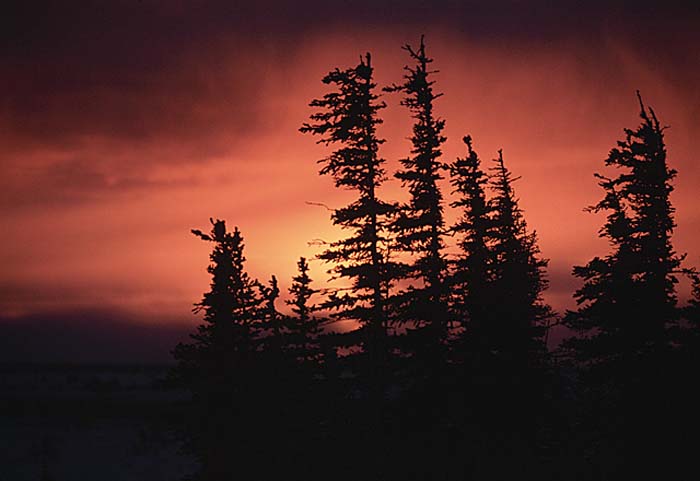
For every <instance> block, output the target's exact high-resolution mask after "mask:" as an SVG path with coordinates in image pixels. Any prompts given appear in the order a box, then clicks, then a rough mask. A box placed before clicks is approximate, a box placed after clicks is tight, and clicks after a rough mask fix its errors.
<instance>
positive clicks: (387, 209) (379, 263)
mask: <svg viewBox="0 0 700 481" xmlns="http://www.w3.org/2000/svg"><path fill="white" fill-rule="evenodd" d="M370 60H371V58H370V55H369V53H368V54H367V55H366V56H365V57H364V58H361V59H360V63H359V65H357V66H356V67H353V68H348V69H345V70H339V69H336V70H334V71H332V72H330V73H329V74H328V75H326V76H325V77H324V78H323V83H325V84H332V85H333V86H334V87H335V88H336V90H334V91H332V92H330V93H328V94H326V95H324V97H323V98H322V99H317V100H313V101H312V102H311V104H310V105H311V106H312V107H318V108H320V109H321V111H320V112H317V113H314V114H312V115H311V120H312V121H313V122H314V123H311V124H309V123H306V124H304V125H303V126H302V127H301V129H300V130H301V132H304V133H311V134H315V135H321V136H322V139H321V140H319V143H323V144H326V145H330V144H339V145H340V147H339V148H338V149H337V150H336V151H334V152H333V153H331V154H330V155H329V156H328V157H326V158H325V159H322V160H320V161H319V162H320V163H321V164H322V165H323V167H322V168H321V171H320V173H321V174H322V175H330V176H331V177H333V179H334V181H335V185H336V186H337V187H341V188H345V189H349V190H352V191H355V192H357V194H358V198H357V199H356V200H355V201H354V202H352V203H351V204H350V205H348V206H346V207H343V208H339V209H336V210H335V211H334V212H333V214H332V219H333V223H334V224H335V225H338V226H340V227H342V228H343V229H346V230H350V231H352V234H351V236H350V237H348V238H346V239H342V240H339V241H336V242H333V243H332V244H331V245H330V247H329V249H327V250H326V251H325V252H323V253H322V254H320V255H319V258H320V259H323V260H325V261H327V262H329V263H332V264H335V267H333V268H332V270H331V272H333V273H334V274H335V276H336V278H341V279H347V280H349V281H350V282H351V286H350V289H349V290H344V291H337V292H335V293H333V294H332V295H331V296H330V298H329V300H328V301H327V302H325V303H324V304H323V306H324V307H328V308H334V309H337V310H336V311H335V312H334V313H333V314H332V315H333V317H335V318H337V319H356V320H357V321H359V322H360V324H361V325H362V328H361V329H362V332H363V333H364V336H363V340H364V341H363V345H364V349H365V351H367V352H368V354H369V356H370V363H371V365H372V366H374V367H373V369H372V372H373V375H375V376H379V377H381V371H382V369H383V364H384V358H385V356H386V339H385V338H386V332H387V331H386V297H387V293H386V290H387V282H388V280H389V270H390V264H389V262H388V252H387V250H388V239H387V236H386V231H387V216H388V215H389V214H390V213H391V212H392V211H394V210H395V206H394V205H393V204H390V203H387V202H383V201H381V200H380V199H379V197H378V195H377V188H378V187H379V186H380V185H381V183H382V182H383V181H384V180H385V178H386V175H385V171H384V168H383V167H382V165H383V164H384V159H382V158H381V157H379V153H378V151H379V145H380V144H382V143H383V142H384V141H383V140H381V139H379V138H378V137H377V134H376V126H377V125H378V124H380V123H381V122H382V121H381V119H380V118H379V117H378V115H377V113H378V112H379V110H381V109H383V108H384V107H385V104H384V103H383V102H377V99H378V96H377V95H376V94H375V93H374V89H375V87H376V84H375V83H374V81H373V80H372V72H373V69H372V65H371V61H370Z"/></svg>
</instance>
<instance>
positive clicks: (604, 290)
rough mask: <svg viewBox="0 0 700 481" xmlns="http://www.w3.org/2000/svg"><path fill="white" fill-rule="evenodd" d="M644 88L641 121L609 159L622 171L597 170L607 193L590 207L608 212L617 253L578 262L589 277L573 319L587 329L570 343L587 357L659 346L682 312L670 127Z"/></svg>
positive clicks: (633, 353) (607, 232)
mask: <svg viewBox="0 0 700 481" xmlns="http://www.w3.org/2000/svg"><path fill="white" fill-rule="evenodd" d="M637 95H638V98H639V105H640V117H641V120H642V121H641V124H640V125H639V127H638V128H637V129H635V130H631V129H625V138H624V140H621V141H619V142H618V143H617V147H615V148H613V149H612V150H611V151H610V154H609V155H608V158H607V159H606V160H605V165H606V166H608V167H614V168H616V169H620V170H621V171H622V172H621V173H620V174H619V175H618V176H616V177H614V178H607V177H604V176H602V175H599V174H597V175H596V176H597V177H598V179H599V180H600V182H599V185H600V186H601V187H602V188H603V190H604V191H605V196H604V197H603V199H602V200H601V201H600V202H599V203H598V204H596V205H594V206H592V207H590V208H589V210H591V211H593V212H601V211H607V212H608V216H607V221H606V223H605V225H604V226H603V227H602V228H601V230H600V236H601V237H603V238H606V239H608V240H609V241H610V243H611V245H612V247H613V252H612V253H610V254H609V255H607V256H606V257H604V258H601V257H596V258H594V259H593V260H591V261H590V262H589V263H588V264H587V265H585V266H580V267H576V268H574V275H576V276H577V277H580V278H582V279H583V280H584V284H583V286H582V287H581V288H580V289H579V290H578V291H576V293H575V297H576V300H577V302H578V303H579V305H580V308H579V309H578V310H577V311H575V312H571V313H569V314H568V316H567V320H566V322H567V324H568V325H569V326H570V327H571V328H573V329H575V330H576V331H578V332H579V334H580V336H579V338H578V339H575V340H573V341H572V343H571V345H572V347H574V348H576V353H577V355H578V356H579V358H580V359H581V360H583V361H585V362H593V363H600V362H606V361H611V360H614V359H616V358H626V359H630V357H637V356H639V355H644V353H645V352H649V351H650V350H657V349H660V348H662V347H663V346H664V345H665V344H666V343H667V342H668V338H667V328H668V327H669V326H670V325H671V324H672V323H674V321H675V320H676V319H677V317H678V312H677V308H676V302H677V298H676V293H675V284H676V282H677V279H676V276H675V275H674V274H675V273H676V272H677V271H678V269H679V267H680V264H681V260H682V258H681V257H680V256H678V255H676V253H675V252H674V250H673V247H672V245H671V234H672V232H673V228H674V227H675V222H674V219H673V212H674V209H673V207H672V206H671V203H670V200H669V195H670V193H671V192H672V191H673V186H672V184H671V182H672V180H673V178H674V177H675V176H676V171H675V170H673V169H670V168H669V167H668V165H667V162H666V147H665V143H664V128H663V127H661V124H660V123H659V120H658V119H657V117H656V114H655V113H654V110H653V109H651V108H649V109H647V108H646V107H645V106H644V103H643V102H642V99H641V96H639V92H638V93H637Z"/></svg>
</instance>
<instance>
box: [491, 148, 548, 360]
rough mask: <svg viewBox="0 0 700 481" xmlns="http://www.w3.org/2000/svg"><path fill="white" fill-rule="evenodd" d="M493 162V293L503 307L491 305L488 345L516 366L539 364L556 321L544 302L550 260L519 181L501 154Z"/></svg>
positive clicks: (498, 304)
mask: <svg viewBox="0 0 700 481" xmlns="http://www.w3.org/2000/svg"><path fill="white" fill-rule="evenodd" d="M494 162H495V164H496V165H495V167H493V168H492V170H491V171H492V174H491V182H490V184H491V189H492V190H493V192H494V197H493V199H492V202H493V217H492V221H493V225H492V228H493V230H492V236H493V244H492V246H491V248H492V249H493V256H494V265H493V281H492V286H491V289H493V292H494V295H495V296H496V298H498V299H500V300H501V302H498V303H497V304H495V305H491V306H489V307H490V309H491V313H490V317H492V319H493V320H492V321H491V324H492V329H489V331H488V332H489V333H490V335H489V336H488V338H489V340H488V343H489V344H490V345H491V346H493V348H495V350H496V351H498V352H499V355H500V356H502V358H503V359H504V360H513V361H516V365H517V364H518V363H519V364H520V365H527V364H530V363H533V362H534V363H539V362H541V361H542V359H543V357H542V356H543V354H544V352H545V351H546V346H545V345H544V335H545V331H546V326H545V323H546V322H547V320H548V319H549V318H550V317H551V316H552V311H551V308H550V307H549V306H548V305H547V304H545V303H544V301H543V300H542V293H543V291H544V290H545V289H546V288H547V285H548V282H547V279H546V273H545V269H546V267H547V263H548V261H547V260H545V259H542V258H541V257H539V252H540V251H539V247H538V245H537V235H536V233H535V232H534V231H533V232H528V231H527V224H526V222H525V219H524V217H523V213H522V211H521V210H520V208H519V207H518V200H517V198H516V197H515V192H514V190H513V187H512V184H513V182H515V181H516V180H518V179H519V177H518V178H513V177H512V175H511V173H510V172H509V171H508V169H507V168H506V167H505V164H504V162H503V152H502V151H501V150H499V151H498V158H497V159H494Z"/></svg>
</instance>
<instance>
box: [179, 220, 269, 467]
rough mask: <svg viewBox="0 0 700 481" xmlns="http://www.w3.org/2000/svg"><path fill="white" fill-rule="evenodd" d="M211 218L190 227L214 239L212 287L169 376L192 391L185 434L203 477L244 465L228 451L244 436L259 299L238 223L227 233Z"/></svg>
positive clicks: (199, 306) (197, 307)
mask: <svg viewBox="0 0 700 481" xmlns="http://www.w3.org/2000/svg"><path fill="white" fill-rule="evenodd" d="M211 223H212V230H211V232H210V233H209V234H204V233H203V232H201V231H199V230H193V231H192V233H193V234H194V235H196V236H197V237H199V238H200V239H202V240H204V241H206V242H211V243H212V244H214V248H213V250H212V253H211V255H210V260H211V264H210V265H209V267H208V268H207V271H208V272H209V273H210V274H211V276H212V281H211V288H210V290H209V292H207V293H205V294H204V296H203V298H202V300H201V301H200V302H198V303H197V304H195V308H194V312H204V323H203V324H201V325H200V326H198V328H197V332H196V333H195V334H192V335H191V336H190V337H191V338H192V342H190V343H188V344H185V343H180V344H178V345H177V346H176V348H175V350H174V351H173V356H174V357H175V359H176V361H177V365H176V367H175V368H174V371H173V376H174V378H175V380H176V381H177V382H178V384H179V385H180V386H181V387H184V388H186V389H188V390H189V391H190V392H191V393H192V405H191V409H192V410H191V412H190V413H189V415H188V416H187V421H188V423H189V436H188V437H189V439H190V445H191V447H192V448H193V450H194V453H195V455H196V456H197V457H198V458H199V460H200V463H201V469H202V472H201V475H202V478H203V479H206V480H209V479H211V480H215V479H222V477H226V476H231V475H232V474H233V472H234V471H238V472H241V471H244V470H245V465H244V464H237V465H235V466H234V464H233V463H232V461H231V457H230V452H231V450H232V449H236V447H237V446H239V443H240V442H241V441H242V440H243V439H245V437H246V430H245V428H244V426H245V424H246V420H245V417H246V416H249V415H250V412H249V410H248V407H249V406H250V405H251V404H250V402H248V401H249V400H250V396H251V392H252V391H254V389H253V387H252V386H254V385H255V383H256V382H257V380H256V379H255V373H254V370H253V368H254V366H255V363H254V362H255V358H256V353H255V351H256V337H257V330H258V329H257V326H256V324H257V319H258V314H259V312H260V308H261V303H262V301H263V299H262V298H261V296H260V293H259V291H258V289H257V283H256V281H254V280H252V279H251V278H250V277H249V276H248V274H247V273H246V271H245V267H244V264H245V257H244V256H243V239H242V237H241V233H240V232H239V230H238V229H237V228H236V229H235V230H234V232H233V233H230V232H227V231H226V225H225V223H224V221H222V220H217V221H213V220H212V221H211Z"/></svg>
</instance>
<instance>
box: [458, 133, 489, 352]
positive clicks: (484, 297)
mask: <svg viewBox="0 0 700 481" xmlns="http://www.w3.org/2000/svg"><path fill="white" fill-rule="evenodd" d="M463 141H464V144H465V145H466V147H467V156H466V157H465V158H458V159H457V160H456V161H455V162H453V163H452V164H450V166H449V169H450V183H451V184H452V187H453V188H454V190H453V194H456V195H457V199H456V200H455V201H453V202H452V203H451V204H450V205H451V206H452V207H453V208H456V209H458V210H459V211H460V212H461V216H460V217H459V219H458V220H457V222H456V223H455V224H454V225H453V226H452V232H453V233H454V235H455V236H456V237H457V247H458V248H459V251H458V253H457V256H456V259H455V260H454V261H453V269H452V273H451V276H450V279H449V284H450V288H451V291H452V299H451V301H452V311H453V312H452V316H453V317H454V318H455V319H456V320H457V321H458V322H459V324H460V325H461V327H462V328H463V338H464V339H466V338H469V339H470V340H472V341H476V342H480V341H484V340H485V339H486V336H485V335H483V332H484V329H487V328H488V323H489V315H490V314H491V313H492V308H491V306H492V305H494V303H496V302H501V301H500V300H499V299H498V298H497V297H496V296H494V294H495V292H494V290H493V289H492V283H493V269H494V267H495V265H494V264H495V261H494V259H493V250H492V248H491V246H492V241H493V220H492V215H493V205H492V203H491V202H490V201H489V200H488V199H487V197H486V189H487V187H488V183H489V180H488V176H487V174H486V173H485V172H484V171H483V170H482V168H481V161H480V160H479V156H478V154H477V153H476V151H475V150H474V149H473V147H472V138H471V136H469V135H467V136H465V137H464V138H463ZM484 347H485V346H484ZM484 347H482V348H477V347H476V346H472V347H471V349H472V350H474V351H476V352H474V353H473V354H477V353H478V352H481V351H483V350H484ZM462 354H464V353H462Z"/></svg>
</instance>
